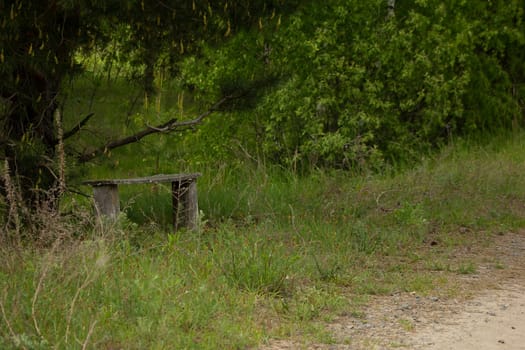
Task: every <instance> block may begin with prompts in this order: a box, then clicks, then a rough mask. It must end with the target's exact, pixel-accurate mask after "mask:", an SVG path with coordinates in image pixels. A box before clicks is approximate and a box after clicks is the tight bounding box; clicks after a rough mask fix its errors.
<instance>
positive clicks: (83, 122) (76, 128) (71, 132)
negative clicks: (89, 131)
mask: <svg viewBox="0 0 525 350" xmlns="http://www.w3.org/2000/svg"><path fill="white" fill-rule="evenodd" d="M94 114H95V113H89V114H88V115H86V116H85V117H84V119H82V120H81V121H80V122H79V123H78V124H77V125H75V126H74V127H73V128H72V129H71V130H69V131H68V132H65V133H64V136H62V139H63V140H67V139H68V138H70V137H71V136H73V135H75V134H76V133H77V132H79V131H80V129H82V127H83V126H84V125H86V123H87V122H88V121H89V119H91V117H92V116H93V115H94Z"/></svg>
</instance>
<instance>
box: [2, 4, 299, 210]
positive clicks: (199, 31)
mask: <svg viewBox="0 0 525 350" xmlns="http://www.w3.org/2000/svg"><path fill="white" fill-rule="evenodd" d="M287 3H291V2H287ZM283 4H284V1H281V0H272V1H262V0H261V1H248V0H223V1H207V0H187V1H180V0H179V1H176V0H163V1H144V0H104V1H99V0H87V1H81V0H48V1H23V0H2V1H0V29H1V30H0V63H1V65H0V102H1V109H0V127H1V129H2V137H1V138H0V156H1V157H2V158H4V159H5V160H6V162H5V164H6V166H7V167H8V170H9V172H10V174H11V175H15V174H16V175H19V177H18V178H19V180H20V184H21V188H22V191H23V195H24V197H25V198H26V199H27V200H28V201H29V202H30V204H31V205H34V204H35V202H37V201H39V200H40V199H39V198H40V197H41V198H43V199H46V200H47V199H49V194H52V196H54V195H55V194H54V193H53V191H51V192H50V191H48V190H49V189H51V188H54V187H55V184H56V182H57V179H56V176H55V173H56V171H55V170H54V165H53V159H54V158H55V151H56V148H57V145H58V144H59V139H60V137H59V134H60V132H59V131H60V128H59V127H58V126H59V125H60V122H59V121H58V119H59V118H56V116H57V115H58V114H57V113H56V112H57V111H58V110H59V107H60V106H59V105H60V92H61V84H62V82H63V81H64V79H65V78H66V77H71V76H73V75H74V74H75V73H76V72H78V71H79V69H80V67H79V66H78V65H77V64H76V63H75V59H74V56H75V54H77V53H78V52H80V51H81V50H87V51H89V50H93V49H94V48H95V47H106V46H107V45H109V44H115V43H117V44H118V45H119V48H121V49H122V50H123V53H124V54H129V55H128V56H129V57H131V58H133V59H134V61H132V62H131V63H133V64H134V65H136V66H139V67H144V68H143V69H142V68H141V69H142V73H143V74H142V76H143V79H144V85H145V88H146V90H147V91H148V92H150V93H151V92H152V86H153V84H152V80H153V67H154V66H155V65H156V64H159V62H160V61H161V60H162V59H165V58H166V57H167V61H166V62H168V63H169V66H172V65H174V62H176V61H177V60H178V59H179V58H180V57H181V55H182V54H184V53H185V52H188V51H192V50H194V49H195V48H196V47H197V45H196V44H197V43H199V42H201V41H213V42H215V43H217V42H219V40H224V39H225V38H228V37H230V36H231V35H232V34H233V33H234V32H235V31H236V30H238V29H239V28H241V27H243V26H244V27H249V26H252V25H257V23H259V22H260V21H262V20H263V18H264V17H265V16H273V15H275V12H276V11H279V10H281V9H286V8H288V7H289V6H290V5H289V4H287V5H286V6H285V5H283ZM108 52H111V50H109V51H108ZM132 54H133V55H132ZM139 70H140V69H139ZM229 97H230V98H231V97H232V95H231V94H230V95H229ZM221 101H223V102H224V101H225V100H224V99H222V100H221ZM217 107H218V106H217V105H215V106H214V107H213V108H212V109H210V112H211V111H213V110H214V109H215V108H217ZM65 117H66V118H71V117H75V116H65ZM200 117H202V116H200ZM200 117H198V118H196V119H195V120H194V121H193V122H195V123H198V122H199V121H200V120H201V119H199V118H200ZM88 119H89V116H87V117H86V118H84V119H83V120H82V121H81V122H79V124H78V125H77V126H75V127H74V128H73V129H72V130H68V131H64V132H63V135H64V138H68V137H71V136H73V135H74V134H75V133H76V132H77V131H78V130H80V128H81V127H82V125H83V124H85V123H86V122H87V121H88ZM187 125H191V123H182V124H179V123H177V121H175V120H170V121H167V122H166V123H163V124H161V125H159V126H158V128H148V129H147V130H144V131H142V132H139V133H137V134H135V135H131V136H130V137H128V138H124V139H120V140H115V141H114V142H110V143H108V144H106V145H102V147H101V148H99V149H95V150H94V151H92V152H89V153H87V154H84V155H81V156H80V159H81V160H84V161H86V160H89V159H91V158H93V157H94V156H97V155H99V154H101V153H103V152H104V150H105V149H110V148H114V147H119V146H121V145H124V144H127V143H129V142H133V141H136V140H138V139H140V138H141V137H144V136H146V135H149V134H151V133H155V132H159V131H161V130H162V131H168V130H173V129H175V128H177V127H185V126H187ZM40 189H43V190H44V191H39V190H40Z"/></svg>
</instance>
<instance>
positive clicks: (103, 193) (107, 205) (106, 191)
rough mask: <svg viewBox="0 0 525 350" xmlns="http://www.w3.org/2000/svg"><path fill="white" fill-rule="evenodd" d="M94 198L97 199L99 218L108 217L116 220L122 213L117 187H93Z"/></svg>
mask: <svg viewBox="0 0 525 350" xmlns="http://www.w3.org/2000/svg"><path fill="white" fill-rule="evenodd" d="M93 197H94V199H95V210H96V211H97V216H99V217H100V216H102V215H105V216H108V217H110V218H111V219H116V218H117V217H118V215H119V213H120V203H119V199H118V186H117V185H104V186H96V187H93Z"/></svg>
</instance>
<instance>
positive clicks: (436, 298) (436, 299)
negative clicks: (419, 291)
mask: <svg viewBox="0 0 525 350" xmlns="http://www.w3.org/2000/svg"><path fill="white" fill-rule="evenodd" d="M430 300H431V301H439V298H438V297H430Z"/></svg>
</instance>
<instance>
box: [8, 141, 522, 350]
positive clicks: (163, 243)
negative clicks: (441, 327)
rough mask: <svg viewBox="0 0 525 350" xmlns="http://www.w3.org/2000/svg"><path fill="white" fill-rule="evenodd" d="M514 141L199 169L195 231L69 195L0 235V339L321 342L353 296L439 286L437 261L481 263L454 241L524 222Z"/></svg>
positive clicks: (80, 343)
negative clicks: (400, 164)
mask: <svg viewBox="0 0 525 350" xmlns="http://www.w3.org/2000/svg"><path fill="white" fill-rule="evenodd" d="M523 140H524V138H523V133H517V134H514V135H512V134H504V135H502V136H501V138H500V139H490V140H489V139H485V140H484V141H485V142H483V143H484V146H479V145H477V144H472V143H471V142H470V141H466V140H464V141H461V142H460V141H456V145H455V146H454V147H446V148H444V149H443V151H442V152H440V153H438V154H435V155H434V156H433V157H432V158H429V159H427V160H426V161H425V162H423V163H422V164H420V165H419V166H418V167H415V168H412V169H407V170H405V171H404V172H402V173H392V174H387V175H381V174H369V175H368V176H362V177H357V176H354V177H349V176H347V173H346V172H342V171H332V172H327V171H320V170H319V171H315V172H312V173H311V174H310V175H309V176H304V177H300V176H297V174H294V173H292V172H284V171H283V170H280V171H277V170H275V169H270V168H263V167H262V166H260V167H259V168H257V169H253V168H251V167H249V166H248V165H245V168H244V172H241V170H242V169H240V168H238V169H230V170H231V171H228V168H226V167H225V168H224V169H218V170H217V169H216V168H210V169H208V170H207V171H206V172H205V173H206V174H213V175H208V176H203V177H202V178H200V179H199V198H200V199H201V201H200V208H201V209H202V210H203V211H204V213H205V214H206V217H207V218H208V222H207V224H206V225H205V226H204V227H203V228H202V230H201V231H200V232H184V231H183V232H178V233H170V234H166V232H160V231H159V230H157V229H155V228H153V229H151V227H145V226H140V225H137V224H136V223H134V222H132V221H130V219H129V217H126V216H125V215H122V216H121V217H120V218H119V220H118V221H117V222H116V223H111V222H110V221H97V222H91V223H90V222H89V218H91V219H92V217H91V216H90V215H89V213H83V212H81V211H80V210H79V209H78V208H77V211H76V212H75V217H74V218H73V220H71V221H68V220H70V219H72V218H71V217H69V218H67V217H66V218H62V219H61V218H59V217H49V216H45V217H44V220H46V221H47V222H52V224H50V226H49V227H48V231H49V232H48V235H49V236H50V237H55V238H56V239H55V240H52V241H49V242H50V243H51V244H49V245H48V246H46V247H42V246H39V245H37V244H27V243H26V244H24V245H16V244H15V245H9V244H7V243H5V244H3V245H2V246H1V248H0V260H1V261H2V262H3V263H2V264H1V265H0V291H1V293H0V307H1V308H0V311H1V313H2V317H1V319H0V346H1V347H2V348H6V349H16V348H21V347H25V348H28V349H45V348H50V347H52V348H57V349H70V348H77V347H84V346H85V347H86V348H94V349H100V348H102V349H104V348H129V349H144V348H162V349H181V348H187V349H217V348H228V349H235V348H248V347H256V346H257V344H259V343H262V342H264V341H265V340H267V339H269V338H272V337H279V338H283V337H287V338H288V337H300V338H301V339H307V340H305V341H306V342H307V341H309V340H310V339H311V341H312V342H313V343H316V344H319V343H320V342H325V343H330V341H332V338H331V336H330V334H328V332H327V331H326V330H324V329H323V326H322V325H323V323H322V322H324V321H327V320H328V321H329V320H331V319H333V318H334V317H336V316H337V315H338V314H339V313H340V312H348V310H352V313H353V314H355V315H360V314H362V313H361V311H360V305H359V302H357V301H355V299H356V298H357V299H366V296H368V295H376V294H389V293H393V292H414V291H415V292H417V293H429V292H430V291H433V292H435V291H436V288H437V290H439V291H443V290H444V289H446V285H445V284H444V281H443V279H444V278H446V276H447V275H449V274H454V275H457V274H475V273H476V272H477V270H478V263H479V262H478V261H477V260H476V259H475V258H474V257H473V256H472V255H471V254H469V255H468V256H466V257H463V258H461V254H457V252H458V250H459V251H464V249H465V247H470V246H472V245H473V244H475V243H476V242H478V243H479V241H482V242H491V234H493V233H500V232H502V231H503V232H507V231H508V230H514V229H519V228H521V227H523V225H524V224H525V222H524V220H523V217H524V205H523V203H524V200H523V198H525V176H524V174H525V153H524V152H523V147H524V142H523ZM214 170H215V172H213V171H214ZM201 180H202V181H201ZM151 199H152V201H153V200H155V199H158V194H154V195H151ZM236 199H238V201H236ZM157 205H158V206H159V207H161V206H162V205H161V204H157ZM169 205H170V203H169V200H168V201H167V202H166V203H165V207H166V208H169ZM220 205H223V206H224V207H222V208H218V206H220ZM140 209H142V208H138V209H137V210H140ZM83 215H84V216H85V218H86V219H87V221H81V220H79V217H81V216H83ZM79 222H81V224H79ZM79 231H80V232H79ZM68 233H69V234H68ZM73 236H74V237H77V236H80V237H82V240H80V239H76V238H74V237H73ZM0 239H3V236H0ZM2 242H5V241H4V240H3V241H2ZM433 247H436V248H435V249H434V248H433ZM452 255H454V256H456V258H454V259H451V256H452ZM482 263H483V265H487V261H483V262H482ZM494 263H496V264H497V261H496V262H494ZM499 268H501V265H500V266H499ZM436 271H439V273H435V272H436ZM444 276H445V277H444ZM436 286H437V287H436ZM445 293H446V290H445ZM360 303H362V301H360Z"/></svg>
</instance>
